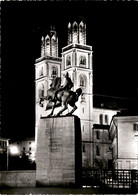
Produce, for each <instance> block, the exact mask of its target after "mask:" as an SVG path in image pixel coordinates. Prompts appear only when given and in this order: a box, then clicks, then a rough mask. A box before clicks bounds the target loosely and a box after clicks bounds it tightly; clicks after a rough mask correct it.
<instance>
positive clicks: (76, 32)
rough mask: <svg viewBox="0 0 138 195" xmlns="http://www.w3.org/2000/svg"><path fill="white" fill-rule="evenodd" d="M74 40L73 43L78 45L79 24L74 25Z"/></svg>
mask: <svg viewBox="0 0 138 195" xmlns="http://www.w3.org/2000/svg"><path fill="white" fill-rule="evenodd" d="M72 38H73V43H78V24H77V22H74V23H73V34H72Z"/></svg>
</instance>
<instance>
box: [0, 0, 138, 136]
mask: <svg viewBox="0 0 138 195" xmlns="http://www.w3.org/2000/svg"><path fill="white" fill-rule="evenodd" d="M77 16H82V17H84V18H85V20H86V29H87V45H91V46H93V70H94V93H95V94H102V95H109V96H118V97H125V98H136V97H137V94H136V85H137V80H138V71H137V67H138V49H137V48H138V4H137V2H116V3H115V2H98V1H97V2H90V1H88V2H82V1H76V2H72V1H71V2H63V1H61V2H46V1H45V2H41V1H40V2H35V1H34V2H2V4H1V33H2V35H1V38H2V45H1V46H2V49H1V52H2V130H3V132H4V135H5V136H13V137H15V136H17V137H22V136H25V137H26V136H33V135H34V121H35V111H34V110H35V106H34V105H35V104H34V98H35V82H34V80H35V72H34V63H35V59H37V58H39V57H40V42H41V36H42V35H43V34H45V33H46V32H47V31H48V29H49V27H50V25H51V24H53V25H55V27H56V30H57V34H58V38H59V56H61V48H62V47H64V46H66V45H67V25H68V22H69V21H70V20H71V18H72V17H77Z"/></svg>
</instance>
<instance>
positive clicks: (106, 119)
mask: <svg viewBox="0 0 138 195" xmlns="http://www.w3.org/2000/svg"><path fill="white" fill-rule="evenodd" d="M105 123H106V124H108V115H107V114H106V115H105Z"/></svg>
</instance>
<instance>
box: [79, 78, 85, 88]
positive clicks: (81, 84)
mask: <svg viewBox="0 0 138 195" xmlns="http://www.w3.org/2000/svg"><path fill="white" fill-rule="evenodd" d="M80 86H81V87H85V86H86V77H85V75H80Z"/></svg>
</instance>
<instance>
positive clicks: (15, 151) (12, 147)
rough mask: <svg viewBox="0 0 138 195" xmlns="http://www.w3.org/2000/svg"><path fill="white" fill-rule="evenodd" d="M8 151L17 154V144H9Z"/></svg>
mask: <svg viewBox="0 0 138 195" xmlns="http://www.w3.org/2000/svg"><path fill="white" fill-rule="evenodd" d="M10 153H11V154H18V153H19V150H18V148H17V146H10Z"/></svg>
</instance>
